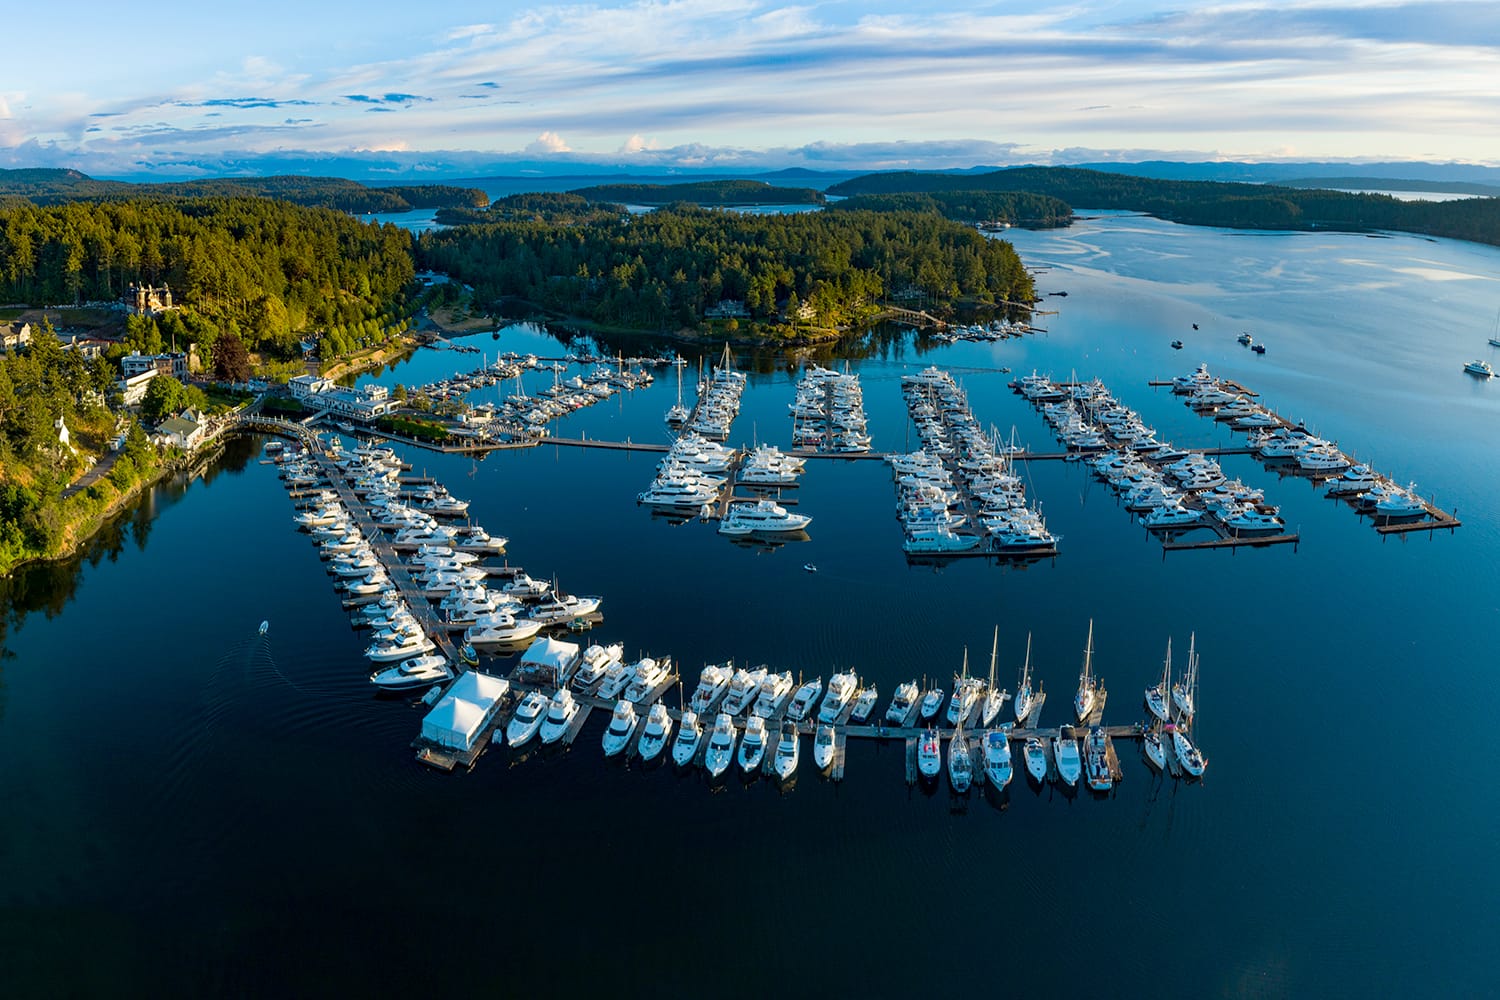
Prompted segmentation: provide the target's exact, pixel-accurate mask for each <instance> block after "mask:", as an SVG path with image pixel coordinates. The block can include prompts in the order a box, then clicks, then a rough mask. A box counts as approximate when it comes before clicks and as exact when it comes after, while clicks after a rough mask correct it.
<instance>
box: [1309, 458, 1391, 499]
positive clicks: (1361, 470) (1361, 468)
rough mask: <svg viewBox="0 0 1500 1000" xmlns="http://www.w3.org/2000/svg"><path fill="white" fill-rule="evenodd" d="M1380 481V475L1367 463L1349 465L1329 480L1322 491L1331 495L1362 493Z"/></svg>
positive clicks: (1340, 495)
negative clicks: (1342, 472) (1339, 474)
mask: <svg viewBox="0 0 1500 1000" xmlns="http://www.w3.org/2000/svg"><path fill="white" fill-rule="evenodd" d="M1379 482H1380V476H1379V475H1377V474H1376V472H1375V470H1374V469H1372V468H1370V467H1369V466H1368V465H1364V464H1360V465H1351V466H1350V467H1349V468H1347V469H1345V470H1344V474H1343V475H1342V476H1339V477H1338V478H1336V479H1332V480H1329V483H1328V485H1327V486H1325V487H1324V488H1323V492H1324V493H1326V494H1328V495H1329V496H1331V497H1342V496H1354V495H1356V494H1359V493H1363V492H1365V491H1366V490H1368V489H1369V488H1370V487H1372V486H1375V485H1377V484H1378V483H1379Z"/></svg>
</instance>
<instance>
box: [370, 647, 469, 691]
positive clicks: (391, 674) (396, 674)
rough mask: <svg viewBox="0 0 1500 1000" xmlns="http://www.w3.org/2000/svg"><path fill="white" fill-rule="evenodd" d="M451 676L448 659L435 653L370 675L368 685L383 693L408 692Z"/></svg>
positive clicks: (451, 670) (417, 657)
mask: <svg viewBox="0 0 1500 1000" xmlns="http://www.w3.org/2000/svg"><path fill="white" fill-rule="evenodd" d="M452 676H453V668H452V667H450V666H448V659H447V657H444V656H439V655H437V654H435V653H429V654H427V655H426V656H414V657H412V658H411V659H409V660H402V661H401V662H400V663H398V664H396V665H395V666H394V667H390V668H388V669H386V670H379V671H376V672H375V673H373V674H371V675H370V683H371V684H374V685H375V686H376V687H378V688H380V689H382V690H384V691H410V690H413V689H415V688H424V687H428V686H430V685H433V684H437V683H439V682H441V681H446V680H448V679H450V678H451V677H452Z"/></svg>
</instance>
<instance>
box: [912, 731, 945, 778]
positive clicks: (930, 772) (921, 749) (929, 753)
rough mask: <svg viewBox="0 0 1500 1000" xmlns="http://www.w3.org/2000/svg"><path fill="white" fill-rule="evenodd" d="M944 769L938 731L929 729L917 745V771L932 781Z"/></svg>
mask: <svg viewBox="0 0 1500 1000" xmlns="http://www.w3.org/2000/svg"><path fill="white" fill-rule="evenodd" d="M942 767H943V751H942V744H941V743H940V742H939V740H938V733H937V730H936V729H931V728H929V729H928V730H927V732H925V733H923V734H922V740H921V742H920V743H918V744H917V770H918V771H920V772H921V773H922V777H924V778H926V779H927V780H929V781H931V780H932V779H933V778H936V777H937V774H938V771H940V770H941V769H942Z"/></svg>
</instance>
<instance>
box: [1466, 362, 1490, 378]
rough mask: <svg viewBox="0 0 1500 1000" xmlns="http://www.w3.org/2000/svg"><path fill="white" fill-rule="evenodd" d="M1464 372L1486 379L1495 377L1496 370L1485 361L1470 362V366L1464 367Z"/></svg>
mask: <svg viewBox="0 0 1500 1000" xmlns="http://www.w3.org/2000/svg"><path fill="white" fill-rule="evenodd" d="M1464 371H1466V372H1468V373H1469V374H1470V375H1480V376H1483V377H1484V378H1494V377H1495V369H1493V368H1491V367H1490V363H1489V362H1488V361H1484V360H1475V361H1470V362H1469V363H1468V364H1466V365H1464Z"/></svg>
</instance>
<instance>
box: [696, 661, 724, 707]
mask: <svg viewBox="0 0 1500 1000" xmlns="http://www.w3.org/2000/svg"><path fill="white" fill-rule="evenodd" d="M732 667H733V664H732V663H726V664H724V665H723V666H719V665H718V664H714V663H710V664H709V665H708V666H706V667H704V668H703V672H702V673H700V674H699V675H698V688H697V690H695V691H694V692H693V698H692V701H691V702H689V704H690V705H691V706H692V709H693V711H694V712H697V713H699V714H700V715H701V714H702V713H704V712H707V711H708V710H709V709H710V708H712V707H713V704H714V701H715V700H716V699H717V698H718V697H719V695H721V694H723V693H724V690H725V689H726V688H728V687H729V681H730V679H731V677H732Z"/></svg>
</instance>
